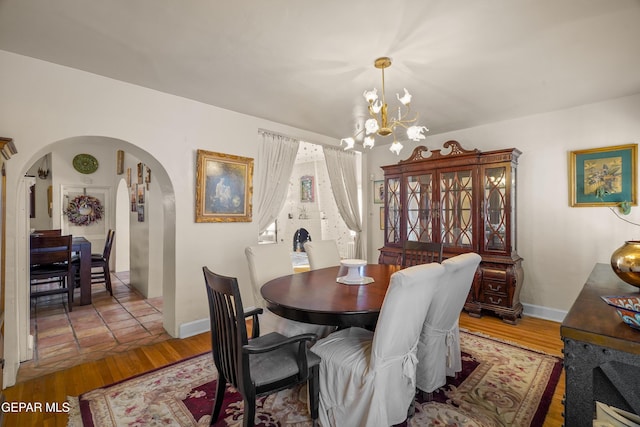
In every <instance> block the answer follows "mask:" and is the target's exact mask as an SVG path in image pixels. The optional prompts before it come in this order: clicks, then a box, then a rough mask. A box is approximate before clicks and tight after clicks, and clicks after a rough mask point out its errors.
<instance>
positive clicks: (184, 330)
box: [178, 319, 211, 338]
mask: <svg viewBox="0 0 640 427" xmlns="http://www.w3.org/2000/svg"><path fill="white" fill-rule="evenodd" d="M209 329H211V324H210V322H209V319H199V320H194V321H193V322H187V323H183V324H181V325H180V327H179V328H178V338H189V337H192V336H194V335H198V334H202V333H204V332H209Z"/></svg>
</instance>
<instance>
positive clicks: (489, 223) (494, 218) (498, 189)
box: [483, 166, 507, 251]
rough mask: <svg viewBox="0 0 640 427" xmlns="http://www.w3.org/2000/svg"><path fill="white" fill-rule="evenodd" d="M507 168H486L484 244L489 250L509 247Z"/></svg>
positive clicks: (500, 249) (503, 249) (484, 177)
mask: <svg viewBox="0 0 640 427" xmlns="http://www.w3.org/2000/svg"><path fill="white" fill-rule="evenodd" d="M506 175H507V168H506V167H503V166H500V167H495V168H487V169H485V170H484V176H483V182H484V183H483V186H484V244H485V248H486V250H489V251H505V250H506V248H507V235H506V230H507V211H506V196H507V176H506Z"/></svg>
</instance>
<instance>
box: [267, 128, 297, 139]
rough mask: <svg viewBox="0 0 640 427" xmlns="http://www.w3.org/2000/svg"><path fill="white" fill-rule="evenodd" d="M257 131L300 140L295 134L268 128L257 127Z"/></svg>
mask: <svg viewBox="0 0 640 427" xmlns="http://www.w3.org/2000/svg"><path fill="white" fill-rule="evenodd" d="M258 133H259V134H260V135H264V134H265V133H266V134H268V135H274V136H281V137H283V138H289V139H295V140H296V141H300V138H296V137H295V136H291V135H286V134H284V133H279V132H274V131H272V130H268V129H262V128H258Z"/></svg>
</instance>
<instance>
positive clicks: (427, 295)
mask: <svg viewBox="0 0 640 427" xmlns="http://www.w3.org/2000/svg"><path fill="white" fill-rule="evenodd" d="M443 273H444V267H443V266H442V265H440V264H437V263H432V264H423V265H417V266H414V267H409V268H407V269H404V270H400V271H398V272H396V273H394V274H393V275H392V276H391V280H390V283H389V288H388V290H387V294H386V295H385V298H384V302H383V304H382V309H381V311H380V317H379V318H378V324H377V326H376V330H375V332H371V331H369V330H366V329H362V328H356V327H352V328H349V329H343V330H340V331H338V332H334V333H332V334H331V335H329V336H328V337H326V338H323V339H321V340H318V341H317V342H316V344H315V345H314V346H313V347H312V348H311V351H313V352H314V353H316V354H317V355H318V356H320V357H321V359H322V361H321V362H320V421H321V424H322V426H323V427H329V426H334V427H343V426H349V427H356V426H367V427H389V426H391V425H394V424H398V423H401V422H402V421H404V420H405V419H406V418H407V412H408V409H409V408H410V407H412V405H413V400H414V397H415V392H416V385H415V379H416V363H417V360H416V351H417V345H418V339H419V338H420V331H421V329H422V324H423V323H424V319H425V316H426V314H427V310H428V308H429V304H430V302H431V299H432V298H433V296H434V294H435V292H436V290H437V288H438V287H437V282H438V281H439V280H440V279H441V277H442V275H443Z"/></svg>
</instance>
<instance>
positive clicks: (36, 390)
mask: <svg viewBox="0 0 640 427" xmlns="http://www.w3.org/2000/svg"><path fill="white" fill-rule="evenodd" d="M460 327H461V328H464V329H467V330H470V331H477V332H482V333H484V334H487V335H490V336H493V337H495V338H500V339H503V340H508V341H513V342H517V343H519V344H521V345H522V346H525V347H527V348H531V349H536V350H541V351H544V352H546V353H549V354H553V355H557V356H561V354H562V341H561V340H560V324H559V323H556V322H550V321H546V320H541V319H535V318H531V317H524V318H523V319H522V320H521V321H520V323H519V324H518V325H516V326H512V325H507V324H505V323H504V322H502V321H501V320H500V319H497V318H495V317H491V316H488V315H487V316H484V317H482V318H481V319H475V318H472V317H470V316H468V315H467V314H466V313H462V314H461V316H460ZM210 349H211V342H210V335H209V334H208V333H205V334H200V335H196V336H194V337H191V338H187V339H170V340H168V341H165V342H162V343H158V344H154V345H151V346H147V347H140V348H137V349H135V350H130V351H127V352H125V353H122V354H117V355H112V356H109V357H106V358H104V359H101V360H97V361H93V362H89V363H84V364H82V365H78V366H74V367H72V368H69V369H66V370H63V371H59V372H55V373H52V374H48V375H44V376H42V377H40V378H36V379H33V380H29V381H26V382H23V383H20V384H17V385H15V386H13V387H10V388H8V389H6V390H5V395H6V401H7V402H42V405H43V406H44V404H45V402H48V403H56V402H57V403H58V404H59V405H60V406H61V405H62V403H63V402H65V401H66V397H67V396H78V395H79V394H82V393H84V392H87V391H89V390H92V389H94V388H97V387H101V386H104V385H107V384H111V383H113V382H116V381H120V380H123V379H126V378H128V377H131V376H133V375H136V374H140V373H143V372H146V371H149V370H151V369H154V368H158V367H161V366H164V365H167V364H169V363H172V362H176V361H178V360H182V359H184V358H187V357H189V356H193V355H197V354H201V353H203V352H206V351H209V350H210ZM564 389H565V385H564V373H563V375H562V377H561V379H560V383H559V384H558V387H557V388H556V392H555V394H554V397H553V401H552V403H551V407H550V409H549V413H548V415H547V418H546V420H545V424H544V425H545V426H548V427H557V426H561V425H562V424H563V418H562V410H563V407H562V396H563V395H564ZM67 418H68V417H67V415H66V414H65V413H45V412H22V413H5V426H47V427H49V426H60V427H62V426H66V425H67Z"/></svg>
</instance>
